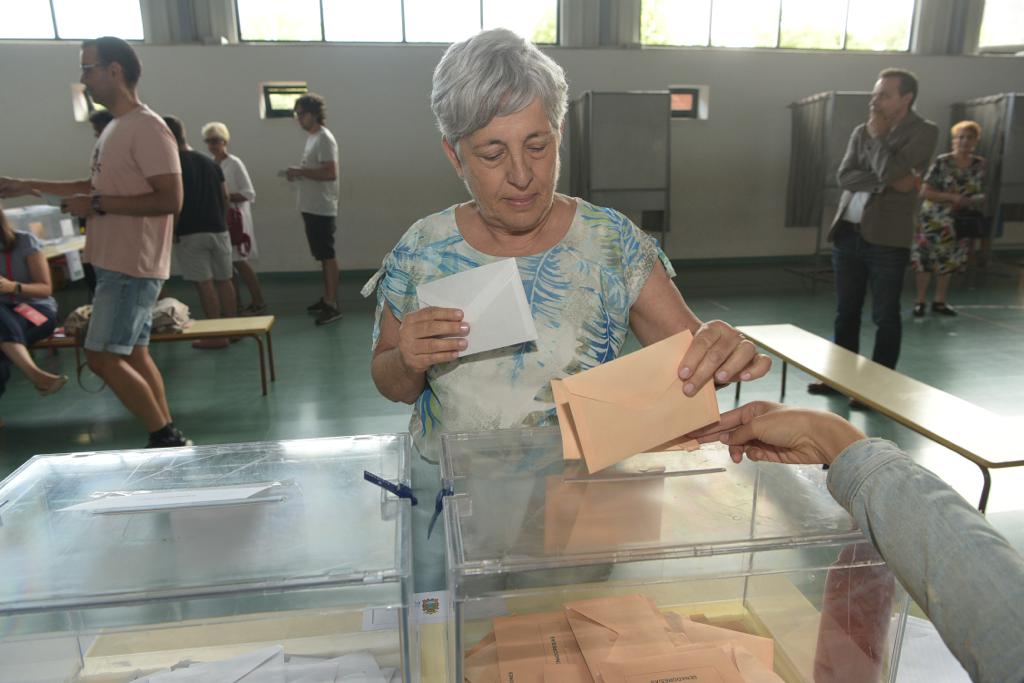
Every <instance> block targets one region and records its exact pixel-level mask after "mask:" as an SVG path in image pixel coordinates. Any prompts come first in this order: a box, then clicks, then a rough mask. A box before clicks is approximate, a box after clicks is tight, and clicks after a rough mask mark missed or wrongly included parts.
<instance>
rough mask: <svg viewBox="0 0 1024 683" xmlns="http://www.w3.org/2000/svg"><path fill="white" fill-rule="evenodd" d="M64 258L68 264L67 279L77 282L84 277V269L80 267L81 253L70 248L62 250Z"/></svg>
mask: <svg viewBox="0 0 1024 683" xmlns="http://www.w3.org/2000/svg"><path fill="white" fill-rule="evenodd" d="M64 259H65V260H66V262H67V264H68V279H69V280H71V281H72V282H78V281H79V280H81V279H82V278H84V277H85V269H84V268H83V267H82V255H81V254H79V253H78V252H77V251H75V250H74V249H72V250H71V251H66V252H64Z"/></svg>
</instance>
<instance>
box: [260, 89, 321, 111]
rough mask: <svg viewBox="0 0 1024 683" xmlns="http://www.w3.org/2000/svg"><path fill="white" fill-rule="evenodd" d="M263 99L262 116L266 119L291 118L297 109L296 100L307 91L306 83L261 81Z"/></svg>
mask: <svg viewBox="0 0 1024 683" xmlns="http://www.w3.org/2000/svg"><path fill="white" fill-rule="evenodd" d="M260 87H261V89H262V91H263V100H262V102H261V106H260V116H261V117H262V118H265V119H290V118H292V115H293V112H294V110H295V100H297V99H299V98H300V97H302V96H303V95H305V94H306V93H307V92H309V87H308V86H307V85H306V84H305V83H261V84H260Z"/></svg>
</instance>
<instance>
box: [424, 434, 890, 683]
mask: <svg viewBox="0 0 1024 683" xmlns="http://www.w3.org/2000/svg"><path fill="white" fill-rule="evenodd" d="M441 473H442V478H443V481H444V486H445V488H446V489H448V491H447V493H448V495H447V496H446V497H445V499H444V501H445V502H444V512H443V514H444V522H445V530H446V532H447V544H448V546H447V557H448V559H447V563H448V583H449V589H450V591H451V596H452V605H451V610H450V613H451V618H450V621H449V626H448V644H449V653H448V658H449V678H450V680H451V681H456V682H459V683H461V682H463V681H470V683H491V682H492V681H494V682H496V681H499V680H500V681H502V682H503V683H504V682H505V681H525V680H530V681H538V682H539V681H573V682H575V681H579V682H583V683H586V682H589V681H598V682H602V681H603V682H604V683H615V682H617V681H629V682H631V683H632V682H634V681H636V682H640V681H643V682H644V683H646V682H647V681H662V680H664V681H670V680H671V681H676V680H679V681H683V680H686V681H690V680H694V681H722V682H727V683H728V682H731V683H779V682H781V681H785V682H786V683H797V682H808V683H810V682H815V683H827V682H830V681H834V682H836V683H838V682H840V681H850V682H854V681H855V682H856V683H871V682H872V681H889V680H894V679H895V678H894V677H895V665H894V662H898V659H899V658H898V649H899V641H900V634H901V633H902V629H903V625H904V623H905V620H906V611H907V604H908V598H907V596H906V593H905V592H904V591H903V589H902V588H901V587H900V585H899V584H898V582H897V581H896V580H895V578H894V577H893V576H892V574H891V573H890V572H889V571H888V569H887V568H886V567H885V564H884V562H883V561H882V559H881V558H880V556H879V555H878V554H877V553H876V552H875V551H874V549H873V548H872V546H871V545H870V543H868V542H867V541H866V539H865V538H864V536H863V534H862V533H861V532H860V531H859V530H858V529H857V528H856V526H855V524H854V522H853V520H852V519H851V518H850V516H849V515H848V514H847V513H846V512H845V511H844V510H843V509H842V508H841V507H839V505H837V504H836V503H835V501H834V500H833V499H832V498H831V496H830V495H829V493H828V490H827V489H826V487H825V477H826V474H827V472H825V471H823V470H822V469H821V467H810V466H800V467H797V466H787V465H778V464H771V463H753V462H749V461H744V462H743V463H742V464H738V465H737V464H735V463H733V462H732V461H731V460H730V459H729V454H728V451H727V449H726V448H725V447H724V446H721V445H719V444H708V445H705V446H703V447H702V448H701V449H700V450H697V451H694V452H689V453H687V452H668V453H664V452H663V453H645V454H639V455H636V456H634V457H632V458H629V459H627V460H626V461H624V462H622V463H620V464H619V465H617V466H615V467H613V468H610V469H608V470H602V471H601V472H598V473H596V474H595V475H588V474H587V472H586V468H585V467H584V465H583V463H582V462H579V461H566V460H563V458H562V448H561V437H560V435H559V432H558V430H557V429H555V428H544V429H527V430H506V431H495V432H484V433H476V434H450V435H446V436H445V437H444V439H443V454H442V460H441ZM688 676H692V677H688Z"/></svg>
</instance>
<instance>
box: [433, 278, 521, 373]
mask: <svg viewBox="0 0 1024 683" xmlns="http://www.w3.org/2000/svg"><path fill="white" fill-rule="evenodd" d="M416 295H417V296H418V297H419V300H420V305H421V306H437V307H440V308H457V309H461V310H462V312H463V321H464V322H465V323H467V324H468V325H469V334H468V335H467V336H466V341H467V342H468V343H467V346H466V348H465V349H462V350H460V351H459V356H460V357H462V356H469V355H472V354H474V353H482V352H483V351H490V350H492V349H500V348H502V347H505V346H512V345H515V344H522V343H523V342H528V341H536V340H537V328H536V327H535V326H534V324H533V315H532V314H531V312H530V305H529V303H528V302H527V301H526V290H524V289H523V281H522V279H521V278H520V276H519V268H518V266H516V260H515V259H514V258H508V259H502V260H501V261H495V262H494V263H488V264H487V265H485V266H479V267H478V268H472V269H470V270H466V271H463V272H461V273H456V274H455V275H449V276H448V277H444V278H441V279H440V280H434V281H433V282H428V283H426V284H422V285H419V286H418V287H417V288H416Z"/></svg>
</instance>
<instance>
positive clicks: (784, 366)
mask: <svg viewBox="0 0 1024 683" xmlns="http://www.w3.org/2000/svg"><path fill="white" fill-rule="evenodd" d="M788 367H789V363H787V362H786V361H782V389H781V391H780V392H779V403H785V402H786V369H787V368H788Z"/></svg>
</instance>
